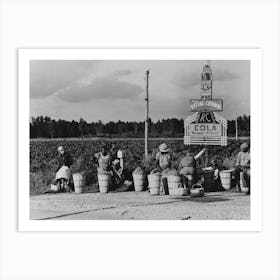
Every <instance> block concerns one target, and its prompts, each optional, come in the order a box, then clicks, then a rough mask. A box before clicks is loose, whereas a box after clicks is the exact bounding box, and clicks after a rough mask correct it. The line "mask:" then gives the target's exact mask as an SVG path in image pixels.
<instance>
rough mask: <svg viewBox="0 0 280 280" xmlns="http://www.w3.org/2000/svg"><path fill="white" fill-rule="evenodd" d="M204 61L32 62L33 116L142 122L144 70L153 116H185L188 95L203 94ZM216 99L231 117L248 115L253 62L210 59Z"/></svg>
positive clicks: (192, 96) (186, 114)
mask: <svg viewBox="0 0 280 280" xmlns="http://www.w3.org/2000/svg"><path fill="white" fill-rule="evenodd" d="M204 64H205V61H202V60H201V61H198V60H181V61H174V60H169V61H164V60H161V61H159V60H158V61H156V60H154V61H152V60H151V61H143V60H139V61H137V60H123V61H117V60H110V61H109V60H108V61H101V60H100V61H69V60H55V61H51V60H48V61H47V60H45V61H38V60H36V61H31V63H30V116H31V117H37V116H39V115H43V116H49V117H51V118H54V119H59V118H61V119H65V120H79V119H80V118H81V117H82V118H83V119H85V120H86V121H88V122H91V121H98V120H102V121H103V122H108V121H118V120H123V121H133V120H135V121H140V120H141V121H142V120H143V119H144V115H145V102H144V99H145V79H144V77H145V72H146V70H150V87H149V92H150V117H151V118H152V120H158V119H163V118H172V117H175V118H186V117H187V116H188V115H190V114H191V113H190V112H189V110H188V108H189V107H188V102H189V99H190V98H200V73H201V69H202V67H203V65H204ZM211 68H212V72H213V80H214V81H213V98H223V99H224V111H223V112H222V113H221V114H222V115H223V116H224V117H225V118H227V119H229V120H230V119H234V118H235V115H236V113H235V110H236V106H237V110H238V115H241V114H247V115H248V114H250V62H249V61H236V60H235V61H233V60H227V61H226V60H219V61H218V60H216V61H214V60H213V61H211Z"/></svg>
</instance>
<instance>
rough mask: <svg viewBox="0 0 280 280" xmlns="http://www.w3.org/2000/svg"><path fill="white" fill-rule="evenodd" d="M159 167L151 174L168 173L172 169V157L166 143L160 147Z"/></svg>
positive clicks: (157, 157)
mask: <svg viewBox="0 0 280 280" xmlns="http://www.w3.org/2000/svg"><path fill="white" fill-rule="evenodd" d="M156 162H157V167H156V168H155V169H153V170H152V171H151V173H157V172H161V173H167V172H168V171H169V170H170V168H171V163H172V156H171V154H170V152H169V148H168V146H167V145H166V144H165V143H162V144H160V145H159V152H158V153H157V154H156Z"/></svg>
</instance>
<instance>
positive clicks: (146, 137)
mask: <svg viewBox="0 0 280 280" xmlns="http://www.w3.org/2000/svg"><path fill="white" fill-rule="evenodd" d="M149 73H150V71H149V70H148V71H146V98H145V101H146V119H145V160H147V159H148V130H149Z"/></svg>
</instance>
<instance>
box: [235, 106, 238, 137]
mask: <svg viewBox="0 0 280 280" xmlns="http://www.w3.org/2000/svg"><path fill="white" fill-rule="evenodd" d="M235 114H236V119H235V140H236V141H238V124H237V118H238V117H237V104H235Z"/></svg>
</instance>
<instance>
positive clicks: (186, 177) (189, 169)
mask: <svg viewBox="0 0 280 280" xmlns="http://www.w3.org/2000/svg"><path fill="white" fill-rule="evenodd" d="M205 151H206V149H205V148H204V149H202V150H201V151H200V152H199V153H198V154H197V155H193V153H192V152H190V151H189V150H187V151H186V153H185V156H184V157H183V158H182V159H181V160H180V162H179V166H178V172H179V174H180V175H181V177H182V182H183V184H184V185H185V186H187V187H188V188H189V189H190V188H191V186H192V185H193V184H195V183H196V182H197V179H198V176H197V175H198V174H197V165H196V160H197V159H198V158H200V157H201V156H202V155H203V153H204V152H205Z"/></svg>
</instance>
